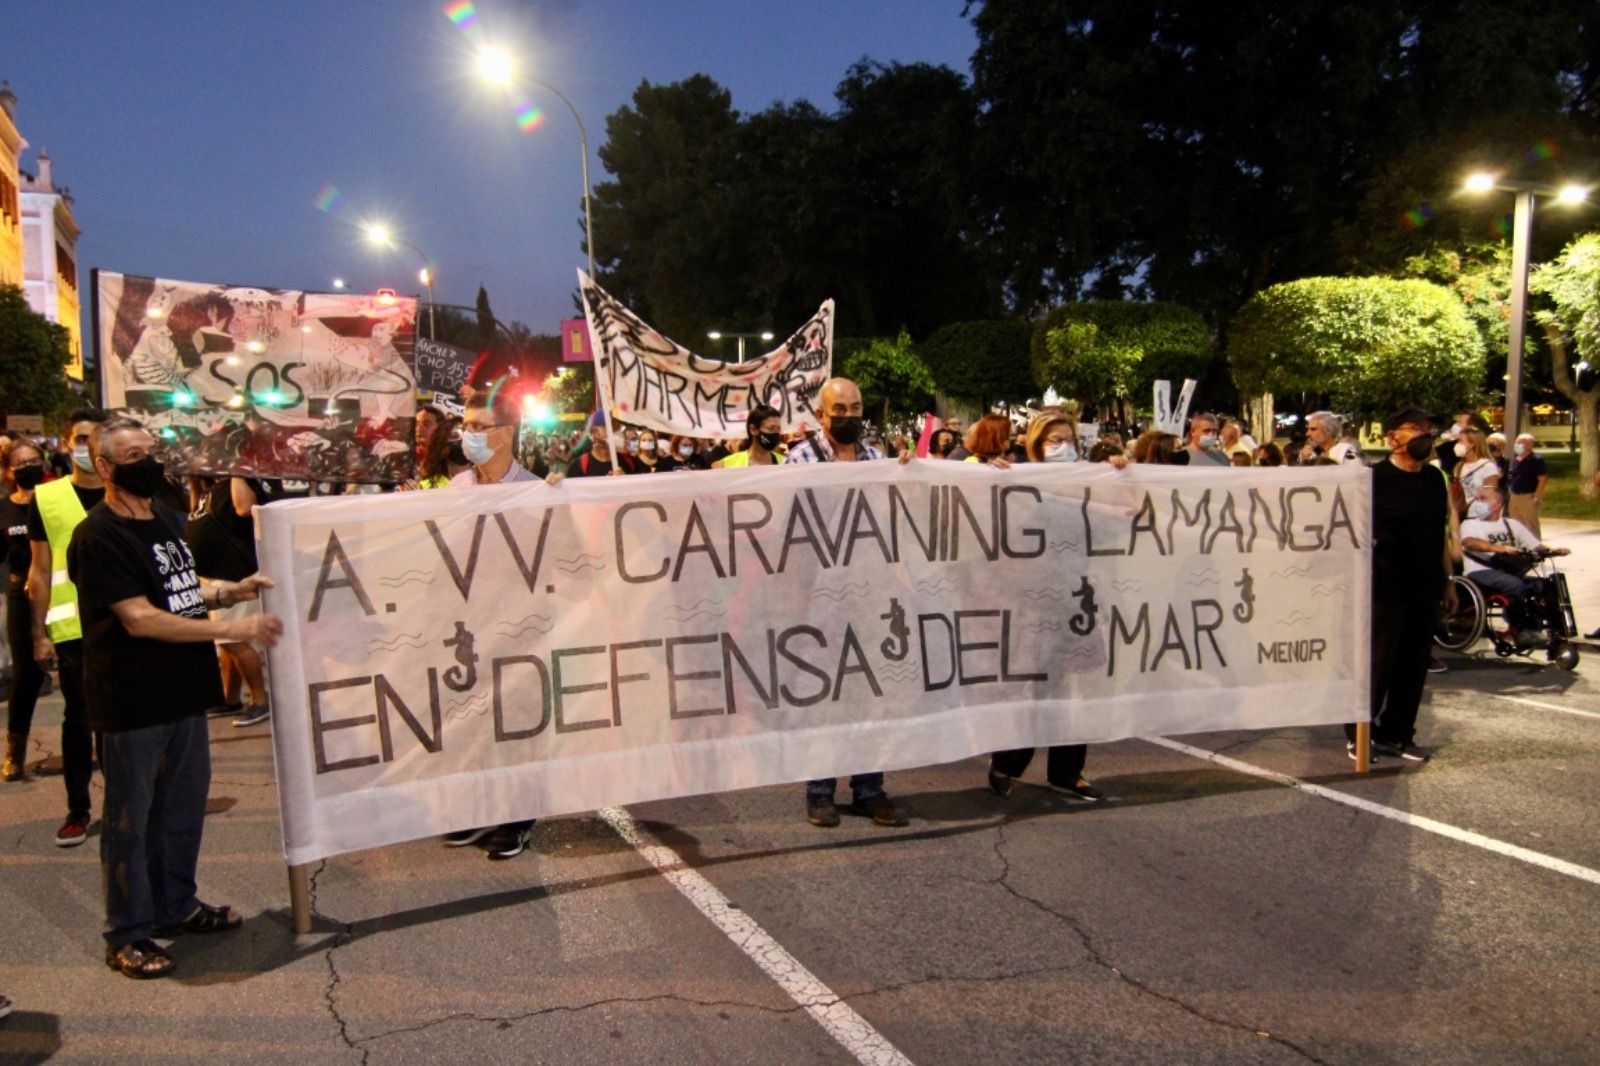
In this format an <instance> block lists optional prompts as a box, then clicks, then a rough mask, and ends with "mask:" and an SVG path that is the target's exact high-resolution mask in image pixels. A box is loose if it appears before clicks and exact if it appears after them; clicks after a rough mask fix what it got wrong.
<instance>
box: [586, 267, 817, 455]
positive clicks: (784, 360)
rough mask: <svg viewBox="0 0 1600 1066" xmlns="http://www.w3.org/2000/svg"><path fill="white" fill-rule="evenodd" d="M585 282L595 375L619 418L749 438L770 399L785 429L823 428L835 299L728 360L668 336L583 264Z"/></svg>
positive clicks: (664, 429) (664, 428) (668, 429)
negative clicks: (753, 411)
mask: <svg viewBox="0 0 1600 1066" xmlns="http://www.w3.org/2000/svg"><path fill="white" fill-rule="evenodd" d="M578 288H579V290H580V291H581V292H582V293H583V309H584V314H585V315H586V316H587V320H588V323H589V335H590V336H591V337H593V338H594V343H595V347H596V351H595V379H596V381H597V382H598V383H599V386H600V390H601V399H602V402H604V403H607V404H609V405H610V406H611V409H612V413H613V414H614V415H615V417H617V418H620V419H621V420H622V421H624V422H630V423H632V424H634V425H638V426H648V427H649V428H651V429H653V430H655V431H657V432H658V433H680V434H683V435H684V436H687V437H702V438H713V439H718V440H743V439H744V437H745V419H746V417H748V415H749V413H750V408H752V407H754V406H756V405H757V404H767V405H768V406H771V407H774V408H776V409H777V411H778V416H779V418H781V419H782V420H783V431H784V432H785V433H801V432H809V431H815V430H819V429H821V428H822V422H821V421H820V419H819V417H818V415H819V411H818V409H817V402H818V401H817V397H818V394H819V393H820V392H821V391H822V385H823V383H824V382H825V381H827V380H828V377H829V375H830V374H831V373H832V367H833V301H832V300H828V301H826V302H825V303H823V305H822V306H821V307H819V308H817V313H816V314H814V315H812V316H811V318H810V319H809V320H807V322H806V323H805V325H803V326H801V327H800V328H799V329H797V330H795V331H794V333H793V334H792V335H790V337H789V339H788V340H786V341H784V342H783V343H782V344H781V345H779V346H778V347H777V348H774V349H773V350H772V351H770V352H767V353H765V354H763V355H759V356H756V357H754V358H751V359H747V360H745V361H743V362H737V363H729V362H724V361H723V360H721V359H710V358H707V357H706V356H702V355H696V354H695V353H694V352H691V351H690V350H689V349H687V348H685V347H683V345H681V344H678V343H677V342H676V341H673V340H670V339H668V338H667V337H665V336H663V335H662V334H661V333H659V332H657V331H656V330H655V329H654V328H652V327H651V326H649V325H647V324H646V323H645V322H644V320H643V319H641V318H640V317H639V316H638V315H636V314H634V313H633V312H632V311H630V310H628V308H626V307H624V306H623V305H622V303H621V302H620V301H618V300H617V299H616V298H615V297H614V296H612V295H611V294H610V293H608V292H606V291H605V290H604V289H602V288H601V287H600V286H599V285H597V284H595V282H594V280H593V279H592V278H590V277H589V276H588V275H587V274H585V273H584V272H583V271H581V270H580V271H578Z"/></svg>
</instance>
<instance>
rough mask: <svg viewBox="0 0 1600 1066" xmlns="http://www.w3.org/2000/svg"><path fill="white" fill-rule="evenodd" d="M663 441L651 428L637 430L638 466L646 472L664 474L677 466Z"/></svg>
mask: <svg viewBox="0 0 1600 1066" xmlns="http://www.w3.org/2000/svg"><path fill="white" fill-rule="evenodd" d="M677 465H678V464H677V463H675V462H674V461H673V459H672V456H671V455H670V454H668V452H667V449H666V447H665V445H664V443H663V442H661V441H659V440H658V439H657V438H656V431H655V430H653V429H641V430H640V431H639V466H640V467H642V468H643V472H644V473H647V474H665V473H667V472H669V471H671V470H675V469H676V468H677Z"/></svg>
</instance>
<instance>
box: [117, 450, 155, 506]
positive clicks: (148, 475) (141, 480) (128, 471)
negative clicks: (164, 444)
mask: <svg viewBox="0 0 1600 1066" xmlns="http://www.w3.org/2000/svg"><path fill="white" fill-rule="evenodd" d="M111 470H112V475H111V483H112V484H113V485H115V486H116V487H117V488H119V489H121V490H122V491H123V492H126V493H130V494H131V495H134V496H139V497H142V498H143V499H146V500H148V499H149V498H150V497H152V496H154V495H155V494H156V493H157V492H160V491H161V486H162V485H163V484H165V483H166V480H167V475H166V469H165V467H163V466H162V465H161V460H159V459H157V458H156V457H155V456H153V455H147V456H145V457H144V458H143V459H140V460H138V461H136V462H132V463H112V464H111Z"/></svg>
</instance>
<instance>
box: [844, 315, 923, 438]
mask: <svg viewBox="0 0 1600 1066" xmlns="http://www.w3.org/2000/svg"><path fill="white" fill-rule="evenodd" d="M835 351H836V353H837V346H836V347H835ZM836 365H838V366H839V367H840V368H841V369H840V371H839V373H841V374H842V375H843V376H844V377H847V378H849V379H850V380H851V381H854V382H855V383H856V384H857V385H858V386H859V387H860V388H861V394H862V396H864V397H866V398H867V401H868V402H869V403H872V404H874V405H875V406H877V407H878V409H879V411H880V412H881V417H882V424H883V425H887V424H888V422H889V419H890V418H892V417H894V416H896V415H899V416H901V417H912V416H915V415H918V414H921V413H922V412H923V411H926V410H928V409H929V407H931V406H932V404H933V393H934V389H935V385H934V381H933V375H931V374H929V373H928V368H927V366H926V365H925V364H924V363H923V361H922V358H921V357H920V356H918V355H917V353H916V350H915V349H914V348H913V347H912V344H911V334H909V333H907V332H906V331H905V330H901V331H900V335H899V336H897V337H877V338H874V339H873V340H872V341H870V342H868V343H867V344H865V345H861V346H855V347H853V348H852V350H851V351H849V352H848V353H845V354H844V356H843V358H841V359H839V360H838V363H837V364H836Z"/></svg>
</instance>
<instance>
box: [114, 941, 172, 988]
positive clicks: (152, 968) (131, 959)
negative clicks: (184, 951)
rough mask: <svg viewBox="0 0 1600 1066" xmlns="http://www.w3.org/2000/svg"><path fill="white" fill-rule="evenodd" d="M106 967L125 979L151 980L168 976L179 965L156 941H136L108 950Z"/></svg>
mask: <svg viewBox="0 0 1600 1066" xmlns="http://www.w3.org/2000/svg"><path fill="white" fill-rule="evenodd" d="M106 965H107V966H109V967H111V968H112V969H113V970H116V971H117V972H118V973H120V974H122V975H123V976H125V977H133V978H137V979H139V980H149V979H150V978H153V977H165V976H167V974H169V973H171V972H172V971H173V970H174V969H176V968H177V965H178V964H177V963H175V962H173V961H172V956H171V955H168V954H167V953H166V952H165V951H162V950H161V945H160V944H157V943H156V942H155V941H154V940H135V941H134V942H133V943H131V944H124V945H122V946H121V947H120V948H106Z"/></svg>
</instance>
